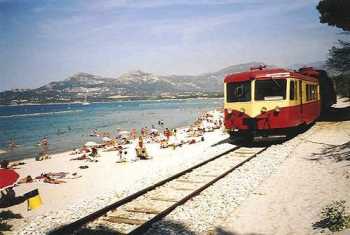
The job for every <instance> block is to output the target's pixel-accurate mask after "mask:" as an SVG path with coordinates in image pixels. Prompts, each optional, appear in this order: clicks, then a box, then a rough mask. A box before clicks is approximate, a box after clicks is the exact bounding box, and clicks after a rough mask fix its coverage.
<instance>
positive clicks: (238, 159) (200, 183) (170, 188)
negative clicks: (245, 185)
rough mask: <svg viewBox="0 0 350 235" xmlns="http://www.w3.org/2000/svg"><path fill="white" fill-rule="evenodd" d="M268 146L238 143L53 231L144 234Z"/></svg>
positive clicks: (63, 232) (60, 232)
mask: <svg viewBox="0 0 350 235" xmlns="http://www.w3.org/2000/svg"><path fill="white" fill-rule="evenodd" d="M266 149H267V148H266V147H265V148H246V147H239V146H237V147H234V148H232V149H230V150H228V151H225V152H223V153H221V154H219V155H216V156H214V157H212V158H210V159H208V160H206V161H203V162H201V163H199V164H197V165H195V166H193V167H190V168H188V169H186V170H184V171H182V172H179V173H177V174H175V175H173V176H171V177H169V178H167V179H165V180H162V181H160V182H158V183H156V184H154V185H152V186H150V187H147V188H145V189H143V190H140V191H138V192H136V193H134V194H132V195H130V196H128V197H126V198H124V199H122V200H120V201H117V202H115V203H113V204H111V205H109V206H106V207H104V208H102V209H100V210H98V211H96V212H94V213H92V214H90V215H88V216H86V217H84V218H81V219H79V220H77V221H75V222H73V223H71V224H67V225H64V226H62V227H60V228H57V229H56V230H54V231H52V232H50V233H49V234H72V233H76V234H85V233H86V232H88V231H89V230H90V229H91V230H93V229H95V228H104V229H106V230H107V229H108V230H109V231H114V232H116V233H119V234H142V233H144V232H146V231H147V230H148V229H149V228H150V226H151V225H152V224H153V223H155V222H157V221H159V220H161V219H162V218H163V217H165V216H166V215H168V214H169V213H170V212H171V211H172V210H174V209H175V208H176V207H178V206H180V205H183V204H184V203H185V202H186V201H188V200H189V199H191V198H193V197H195V196H196V195H198V194H200V193H201V192H202V191H203V190H205V189H206V188H208V187H209V186H211V185H212V184H214V183H215V182H217V181H218V180H220V179H222V178H223V177H225V176H226V175H228V174H229V173H231V172H232V171H234V170H235V169H237V168H239V167H241V166H242V165H244V164H245V163H247V162H249V161H250V160H251V159H253V158H255V157H257V156H258V154H259V153H262V152H263V151H265V150H266Z"/></svg>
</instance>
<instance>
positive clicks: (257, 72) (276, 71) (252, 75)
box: [224, 67, 318, 83]
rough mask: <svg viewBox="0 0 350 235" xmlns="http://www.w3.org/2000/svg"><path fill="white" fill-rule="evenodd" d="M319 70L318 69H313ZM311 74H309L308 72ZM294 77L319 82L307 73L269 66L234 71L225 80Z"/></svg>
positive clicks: (228, 81) (226, 81)
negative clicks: (239, 71) (266, 67)
mask: <svg viewBox="0 0 350 235" xmlns="http://www.w3.org/2000/svg"><path fill="white" fill-rule="evenodd" d="M313 71H315V72H317V71H316V70H313ZM307 75H309V74H307ZM288 77H293V78H297V79H301V80H306V81H311V82H317V81H318V80H317V79H316V78H315V77H314V76H312V77H311V76H310V75H309V76H306V74H305V75H304V74H302V73H299V72H294V71H289V70H287V69H283V68H268V69H265V68H264V67H258V68H256V69H255V68H254V69H251V70H250V71H246V72H241V73H234V74H229V75H227V76H226V77H225V80H224V82H225V83H230V82H243V81H249V80H266V79H270V78H274V79H283V78H288Z"/></svg>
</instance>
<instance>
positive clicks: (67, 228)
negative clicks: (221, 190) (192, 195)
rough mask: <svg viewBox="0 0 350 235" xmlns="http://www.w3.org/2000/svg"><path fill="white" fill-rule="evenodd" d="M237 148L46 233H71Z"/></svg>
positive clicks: (59, 234)
mask: <svg viewBox="0 0 350 235" xmlns="http://www.w3.org/2000/svg"><path fill="white" fill-rule="evenodd" d="M239 148H241V147H240V146H235V147H233V148H231V149H229V150H227V151H225V152H223V153H220V154H218V155H216V156H214V157H212V158H209V159H207V160H205V161H203V162H201V163H199V164H196V165H194V166H192V167H190V168H188V169H186V170H184V171H181V172H179V173H177V174H175V175H173V176H170V177H168V178H166V179H164V180H161V181H159V182H157V183H155V184H153V185H151V186H149V187H146V188H144V189H142V190H140V191H138V192H136V193H134V194H131V195H129V196H127V197H125V198H123V199H121V200H119V201H117V202H114V203H112V204H110V205H108V206H106V207H104V208H102V209H100V210H98V211H95V212H93V213H91V214H89V215H87V216H85V217H83V218H81V219H78V220H76V221H74V222H72V223H70V224H66V225H63V226H61V227H58V228H56V229H54V230H52V231H50V232H49V233H48V234H49V235H62V234H72V233H73V232H74V231H76V230H78V229H79V228H81V227H82V226H84V225H86V224H88V223H90V222H92V221H94V220H96V219H97V218H99V217H101V216H103V215H105V214H106V213H107V212H109V211H111V210H114V209H116V208H118V207H120V206H122V205H124V204H126V203H128V202H130V201H132V200H134V199H136V198H138V197H139V196H141V195H144V194H146V193H147V192H149V191H151V190H153V189H155V188H157V187H159V186H161V185H164V184H166V183H168V182H170V181H172V180H174V179H176V178H179V177H180V176H182V175H185V174H187V173H188V172H191V171H192V170H194V169H196V168H199V167H201V166H203V165H205V164H207V163H209V162H211V161H214V160H216V159H218V158H220V157H222V156H224V155H226V154H228V153H230V152H232V151H235V150H237V149H239ZM247 160H248V159H247ZM247 160H245V161H244V162H246V161H247ZM227 174H228V173H227ZM221 178H222V177H221ZM218 180H219V179H218ZM216 181H217V180H216ZM216 181H215V182H216ZM201 188H202V187H201ZM203 190H204V188H203V189H202V190H201V191H203ZM196 191H197V190H196ZM198 193H199V192H197V193H196V194H198ZM187 197H188V196H186V198H187ZM188 199H189V198H187V199H186V200H185V201H187V200H188ZM183 200H184V199H182V200H181V201H183ZM185 201H184V202H185ZM184 202H183V203H184ZM174 208H175V207H173V206H171V210H170V209H169V208H168V209H166V210H165V211H162V212H161V213H160V214H159V215H161V216H159V215H157V216H155V217H154V218H156V217H157V218H159V219H161V218H163V217H164V216H165V215H167V214H169V213H170V212H171V211H172V210H173V209H174ZM154 218H152V219H151V221H153V222H152V223H154V221H155V220H153V219H154ZM159 219H158V220H159ZM152 223H149V221H148V222H146V223H145V226H140V227H138V228H136V230H134V231H132V232H131V234H139V233H140V232H142V231H145V230H144V229H145V228H148V227H149V226H150V225H151V224H152ZM142 228H144V229H142ZM138 231H139V232H138Z"/></svg>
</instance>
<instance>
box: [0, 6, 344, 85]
mask: <svg viewBox="0 0 350 235" xmlns="http://www.w3.org/2000/svg"><path fill="white" fill-rule="evenodd" d="M317 3H318V0H270V1H269V0H217V1H215V0H202V1H201V0H168V1H166V0H138V1H136V0H135V1H132V0H114V1H112V0H106V1H102V0H101V1H100V0H98V1H96V0H91V1H90V0H80V1H79V0H77V1H74V0H57V1H55V0H32V1H30V0H18V1H16V0H0V81H1V83H0V84H1V85H0V90H5V89H11V88H33V87H38V86H41V85H44V84H46V83H48V82H49V81H55V80H56V81H57V80H62V79H65V78H67V77H69V76H70V75H72V74H74V73H77V72H88V73H93V74H98V75H104V76H111V77H117V76H118V75H120V74H121V73H124V72H127V71H130V70H135V69H141V70H145V71H147V72H153V73H157V74H199V73H204V72H210V71H215V70H218V69H221V68H223V67H225V66H228V65H232V64H237V63H245V62H249V61H263V62H266V63H270V64H276V65H281V66H286V65H290V64H294V63H307V62H312V61H319V60H325V59H326V57H327V53H328V49H329V48H330V47H331V46H332V45H334V44H335V43H336V41H337V39H338V38H340V37H341V35H340V34H339V33H340V32H341V31H340V30H338V29H336V28H333V27H329V26H327V25H324V24H320V23H319V19H318V17H319V14H318V11H317V10H316V9H315V6H316V5H317Z"/></svg>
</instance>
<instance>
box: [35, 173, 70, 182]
mask: <svg viewBox="0 0 350 235" xmlns="http://www.w3.org/2000/svg"><path fill="white" fill-rule="evenodd" d="M63 173H65V172H63ZM54 174H55V173H47V174H41V175H40V176H37V177H35V179H42V180H43V181H44V182H45V183H49V184H62V183H66V181H64V180H58V179H55V178H53V177H54Z"/></svg>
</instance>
